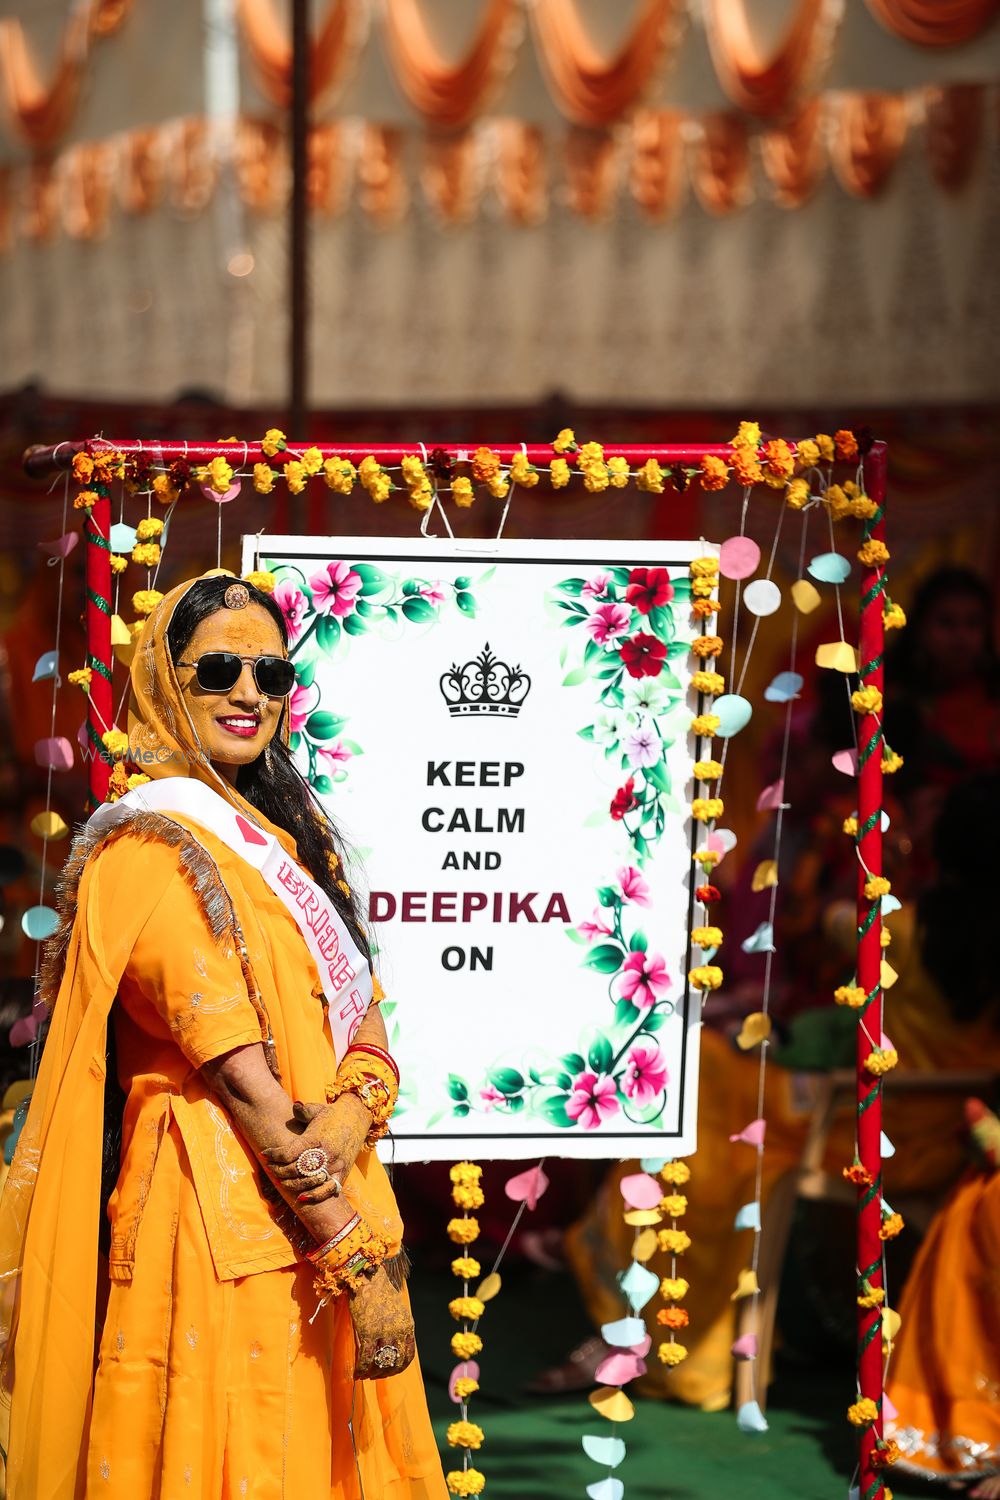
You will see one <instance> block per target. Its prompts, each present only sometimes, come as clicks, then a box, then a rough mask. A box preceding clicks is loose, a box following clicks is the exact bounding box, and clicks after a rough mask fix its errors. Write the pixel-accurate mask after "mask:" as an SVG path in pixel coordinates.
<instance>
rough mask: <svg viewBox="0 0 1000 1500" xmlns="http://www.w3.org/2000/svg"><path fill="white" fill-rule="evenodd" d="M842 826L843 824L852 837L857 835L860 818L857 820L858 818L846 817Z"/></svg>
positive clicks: (845, 830)
mask: <svg viewBox="0 0 1000 1500" xmlns="http://www.w3.org/2000/svg"><path fill="white" fill-rule="evenodd" d="M841 826H842V828H843V830H844V832H845V833H847V834H850V835H851V837H852V838H855V837H857V832H858V820H857V818H845V819H844V821H843V824H842V825H841Z"/></svg>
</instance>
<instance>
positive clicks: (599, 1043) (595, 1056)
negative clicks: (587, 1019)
mask: <svg viewBox="0 0 1000 1500" xmlns="http://www.w3.org/2000/svg"><path fill="white" fill-rule="evenodd" d="M614 1055H615V1053H614V1048H613V1047H612V1045H611V1043H610V1042H609V1041H608V1039H607V1037H606V1036H599V1037H596V1038H595V1039H594V1041H593V1042H591V1044H590V1047H589V1049H588V1052H587V1061H588V1062H589V1063H590V1066H591V1067H592V1068H593V1070H594V1072H595V1073H607V1072H608V1071H609V1069H610V1067H611V1059H612V1058H613V1057H614Z"/></svg>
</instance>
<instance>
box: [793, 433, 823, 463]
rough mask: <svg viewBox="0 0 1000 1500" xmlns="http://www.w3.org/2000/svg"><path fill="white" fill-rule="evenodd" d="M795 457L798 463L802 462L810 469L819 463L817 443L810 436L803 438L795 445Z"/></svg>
mask: <svg viewBox="0 0 1000 1500" xmlns="http://www.w3.org/2000/svg"><path fill="white" fill-rule="evenodd" d="M795 457H796V458H797V459H798V460H799V463H801V464H803V465H804V466H805V467H806V468H807V469H811V468H813V467H814V466H815V465H816V464H818V463H819V445H818V444H817V443H814V442H813V440H812V438H805V439H804V440H803V441H802V442H801V443H799V444H798V445H797V447H796V451H795Z"/></svg>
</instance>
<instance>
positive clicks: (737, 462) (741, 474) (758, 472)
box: [733, 448, 764, 486]
mask: <svg viewBox="0 0 1000 1500" xmlns="http://www.w3.org/2000/svg"><path fill="white" fill-rule="evenodd" d="M733 473H734V475H735V476H736V479H737V481H738V482H739V483H740V484H742V485H744V486H747V485H751V484H760V482H761V480H762V479H763V477H764V470H763V469H762V468H761V466H760V464H759V463H758V461H757V455H756V453H755V452H754V451H753V449H752V448H736V449H735V450H734V452H733Z"/></svg>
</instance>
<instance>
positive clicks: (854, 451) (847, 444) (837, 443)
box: [833, 427, 858, 458]
mask: <svg viewBox="0 0 1000 1500" xmlns="http://www.w3.org/2000/svg"><path fill="white" fill-rule="evenodd" d="M833 447H834V452H835V453H836V455H837V457H838V458H857V456H858V440H857V438H856V437H855V436H854V433H853V432H848V430H847V428H846V427H841V428H840V430H839V431H838V432H835V433H834V434H833Z"/></svg>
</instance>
